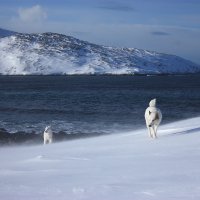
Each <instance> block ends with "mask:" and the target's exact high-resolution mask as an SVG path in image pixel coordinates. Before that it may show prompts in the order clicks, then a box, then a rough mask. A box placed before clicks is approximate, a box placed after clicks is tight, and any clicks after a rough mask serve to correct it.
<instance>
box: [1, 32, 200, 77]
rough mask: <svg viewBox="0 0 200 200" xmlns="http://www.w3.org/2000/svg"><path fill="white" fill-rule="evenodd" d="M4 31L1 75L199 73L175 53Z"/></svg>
mask: <svg viewBox="0 0 200 200" xmlns="http://www.w3.org/2000/svg"><path fill="white" fill-rule="evenodd" d="M3 30H4V29H0V74H1V75H55V74H56V75H75V74H94V75H96V74H111V75H112V74H133V75H136V74H137V75H162V74H187V73H199V72H200V65H197V64H195V63H193V62H191V61H189V60H186V59H183V58H181V57H179V56H175V55H169V54H164V53H158V52H155V51H148V50H143V49H137V48H116V47H109V46H103V45H97V44H92V43H90V42H87V41H82V40H79V39H77V38H74V37H72V36H66V35H64V34H58V33H51V32H46V33H38V34H36V33H33V34H27V33H16V32H12V31H8V30H4V31H3ZM2 33H3V34H2ZM6 34H7V35H6Z"/></svg>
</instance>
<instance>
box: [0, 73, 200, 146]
mask: <svg viewBox="0 0 200 200" xmlns="http://www.w3.org/2000/svg"><path fill="white" fill-rule="evenodd" d="M154 98H156V99H157V107H158V108H160V109H161V111H162V114H163V121H162V124H167V123H170V122H174V121H178V120H182V119H187V118H192V117H197V116H200V75H179V76H127V75H117V76H108V75H105V76H104V75H99V76H98V75H97V76H94V75H76V76H0V142H1V141H4V142H13V141H15V140H16V141H17V140H19V141H20V142H22V141H23V142H25V141H27V140H28V138H32V139H34V138H36V137H33V136H36V135H37V136H40V138H41V137H42V133H43V131H44V129H45V127H46V126H48V125H50V126H51V128H52V130H53V132H54V135H61V134H62V139H63V138H64V139H68V138H70V139H71V138H76V137H85V136H97V135H98V136H99V135H103V134H118V133H123V132H127V131H134V130H137V129H141V128H146V126H145V120H144V112H145V109H146V108H147V107H148V104H149V101H150V100H151V99H154ZM162 124H161V126H162ZM16 136H17V137H16ZM18 137H20V139H18ZM23 138H26V139H24V140H23ZM37 138H39V137H37ZM39 140H40V139H38V141H39Z"/></svg>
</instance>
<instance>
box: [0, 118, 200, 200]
mask: <svg viewBox="0 0 200 200" xmlns="http://www.w3.org/2000/svg"><path fill="white" fill-rule="evenodd" d="M199 121H200V117H197V118H192V119H187V120H184V121H179V122H174V123H170V124H166V125H161V127H160V129H159V131H158V139H157V140H153V139H150V138H148V136H147V130H146V129H141V130H136V131H134V130H133V131H131V132H122V133H121V134H117V135H116V134H114V135H106V136H101V137H93V138H87V139H79V140H73V141H67V142H61V143H56V144H52V145H46V146H43V145H35V146H18V147H4V148H0V157H1V165H0V199H4V200H15V199H16V200H19V199H20V200H25V199H26V200H27V199H28V200H39V199H42V200H45V199H48V200H51V199H52V200H55V199H58V200H66V199H69V200H79V199H85V200H94V199H95V200H102V199H104V200H112V199H113V200H122V199H124V200H133V199H136V200H137V199H139V200H146V199H153V200H160V199H162V200H172V199H181V200H188V199H190V200H198V199H199V198H200V176H199V174H200V168H199V166H200V160H199V156H200V151H199V150H200V140H199V136H200V125H199Z"/></svg>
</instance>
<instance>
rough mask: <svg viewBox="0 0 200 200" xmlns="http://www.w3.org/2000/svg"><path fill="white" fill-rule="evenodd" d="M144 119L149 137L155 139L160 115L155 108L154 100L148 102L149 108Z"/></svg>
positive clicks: (160, 119) (158, 110)
mask: <svg viewBox="0 0 200 200" xmlns="http://www.w3.org/2000/svg"><path fill="white" fill-rule="evenodd" d="M144 117H145V120H146V125H147V129H148V133H149V137H151V138H157V129H158V126H159V124H160V123H161V121H162V113H161V111H160V109H158V108H156V99H152V100H151V101H150V102H149V107H148V108H147V109H146V111H145V115H144Z"/></svg>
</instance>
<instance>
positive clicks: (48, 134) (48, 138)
mask: <svg viewBox="0 0 200 200" xmlns="http://www.w3.org/2000/svg"><path fill="white" fill-rule="evenodd" d="M43 137H44V144H48V143H49V144H51V143H52V142H53V132H52V130H51V126H47V127H46V128H45V130H44V134H43Z"/></svg>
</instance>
